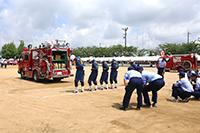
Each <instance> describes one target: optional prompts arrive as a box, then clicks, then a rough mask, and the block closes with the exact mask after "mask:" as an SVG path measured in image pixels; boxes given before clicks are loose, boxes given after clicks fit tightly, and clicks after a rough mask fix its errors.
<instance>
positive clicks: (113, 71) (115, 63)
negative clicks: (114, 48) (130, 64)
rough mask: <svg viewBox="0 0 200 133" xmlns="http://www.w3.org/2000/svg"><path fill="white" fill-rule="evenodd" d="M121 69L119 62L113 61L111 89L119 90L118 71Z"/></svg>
mask: <svg viewBox="0 0 200 133" xmlns="http://www.w3.org/2000/svg"><path fill="white" fill-rule="evenodd" d="M118 68H119V64H118V63H117V61H116V60H115V59H113V60H112V62H111V72H110V84H111V86H110V88H111V89H113V87H114V88H117V75H118V71H117V69H118ZM113 82H115V85H113Z"/></svg>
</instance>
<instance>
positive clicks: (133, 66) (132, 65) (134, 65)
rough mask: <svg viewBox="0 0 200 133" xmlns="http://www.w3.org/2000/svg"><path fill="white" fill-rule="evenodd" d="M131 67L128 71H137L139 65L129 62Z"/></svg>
mask: <svg viewBox="0 0 200 133" xmlns="http://www.w3.org/2000/svg"><path fill="white" fill-rule="evenodd" d="M129 64H130V66H129V67H128V70H132V69H133V70H136V68H137V66H138V64H135V63H134V62H133V61H130V62H129Z"/></svg>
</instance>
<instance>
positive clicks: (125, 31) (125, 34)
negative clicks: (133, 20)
mask: <svg viewBox="0 0 200 133" xmlns="http://www.w3.org/2000/svg"><path fill="white" fill-rule="evenodd" d="M122 30H123V31H124V36H123V38H124V44H125V48H126V43H127V30H128V27H126V28H122Z"/></svg>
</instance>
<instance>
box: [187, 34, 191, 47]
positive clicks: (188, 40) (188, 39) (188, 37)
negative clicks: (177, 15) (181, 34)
mask: <svg viewBox="0 0 200 133" xmlns="http://www.w3.org/2000/svg"><path fill="white" fill-rule="evenodd" d="M190 34H191V33H190V32H187V44H189V43H190Z"/></svg>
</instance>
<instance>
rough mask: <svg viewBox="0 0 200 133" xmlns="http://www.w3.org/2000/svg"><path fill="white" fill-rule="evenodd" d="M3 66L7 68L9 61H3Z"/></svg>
mask: <svg viewBox="0 0 200 133" xmlns="http://www.w3.org/2000/svg"><path fill="white" fill-rule="evenodd" d="M3 64H4V67H5V68H7V64H8V61H7V59H5V60H4V61H3Z"/></svg>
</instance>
